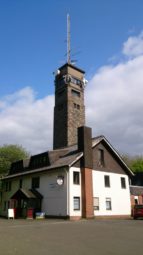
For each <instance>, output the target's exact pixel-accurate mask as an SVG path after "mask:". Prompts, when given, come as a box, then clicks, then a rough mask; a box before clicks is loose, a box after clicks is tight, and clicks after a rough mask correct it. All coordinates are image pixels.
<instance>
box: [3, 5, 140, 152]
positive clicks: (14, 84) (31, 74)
mask: <svg viewBox="0 0 143 255" xmlns="http://www.w3.org/2000/svg"><path fill="white" fill-rule="evenodd" d="M67 13H69V14H70V18H71V49H72V54H73V56H72V58H73V59H76V60H77V64H76V65H77V66H79V67H81V68H82V69H84V70H85V71H86V78H87V79H88V80H89V85H88V86H87V89H86V95H85V96H86V100H85V101H86V109H87V124H88V125H90V126H92V128H93V135H99V134H101V133H102V134H104V135H106V136H107V138H109V140H110V142H111V143H113V145H115V147H116V148H117V149H118V150H119V151H121V152H124V153H131V154H142V153H143V135H142V134H143V130H142V129H143V128H142V126H143V125H142V124H143V123H141V118H140V114H142V107H143V105H142V99H141V98H139V96H140V95H141V94H142V92H143V91H142V84H143V75H142V54H143V34H142V31H143V18H142V13H143V1H142V0H120V1H119V0H84V1H83V0H72V1H71V0H53V1H50V0H0V122H1V127H0V144H3V143H19V144H22V145H24V147H26V148H27V149H28V150H29V151H30V152H32V153H36V152H40V151H43V150H47V149H48V148H51V147H52V136H53V135H52V129H53V128H52V123H53V112H52V111H53V104H54V76H53V71H55V70H56V69H57V68H58V67H59V66H61V65H62V64H64V63H65V61H66V56H65V54H66V33H67V31H66V15H67ZM76 53H77V54H76ZM132 66H133V68H131V67H132ZM132 74H134V76H133V77H132ZM131 77H132V79H131ZM107 84H108V86H107ZM135 91H138V92H139V93H138V94H137V93H135ZM109 92H110V93H109ZM96 95H98V98H97V96H96ZM91 98H92V100H91ZM107 99H108V100H107ZM112 99H113V100H112ZM115 99H116V101H115V102H114V104H113V101H114V100H115ZM129 99H130V100H129ZM111 102H112V104H111ZM121 102H122V103H121ZM127 109H128V111H127ZM117 116H118V117H117ZM119 116H120V118H119ZM135 116H136V119H135ZM137 116H138V118H137ZM39 123H40V125H39ZM41 123H42V125H41ZM109 123H110V125H109ZM41 126H42V127H41ZM42 128H43V129H42ZM115 131H116V132H115ZM41 134H42V135H41ZM45 137H47V140H46V138H45Z"/></svg>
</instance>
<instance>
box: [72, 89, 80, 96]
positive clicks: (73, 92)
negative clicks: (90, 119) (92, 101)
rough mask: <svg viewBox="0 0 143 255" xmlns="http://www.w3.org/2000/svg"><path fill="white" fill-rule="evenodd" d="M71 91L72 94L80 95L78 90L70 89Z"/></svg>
mask: <svg viewBox="0 0 143 255" xmlns="http://www.w3.org/2000/svg"><path fill="white" fill-rule="evenodd" d="M71 92H72V95H73V96H76V97H80V92H79V91H77V90H74V89H72V91H71Z"/></svg>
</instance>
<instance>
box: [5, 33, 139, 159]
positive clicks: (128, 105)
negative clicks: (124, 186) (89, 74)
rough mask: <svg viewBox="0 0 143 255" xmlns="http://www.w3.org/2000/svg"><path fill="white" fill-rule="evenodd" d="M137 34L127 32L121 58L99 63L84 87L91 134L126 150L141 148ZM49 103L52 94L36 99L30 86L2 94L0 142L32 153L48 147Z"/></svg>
mask: <svg viewBox="0 0 143 255" xmlns="http://www.w3.org/2000/svg"><path fill="white" fill-rule="evenodd" d="M131 38H132V40H131ZM142 40H143V34H142V33H141V34H140V35H139V36H138V37H136V38H135V37H130V38H129V39H128V40H127V42H125V43H124V50H123V52H124V54H126V55H127V56H129V58H128V59H126V62H124V63H122V62H120V63H118V64H116V66H115V65H107V66H103V67H102V68H100V69H99V70H98V71H97V72H96V73H95V75H94V76H93V78H92V79H91V80H90V82H89V83H88V85H87V87H86V90H85V99H86V100H85V105H86V119H87V122H86V124H87V125H88V126H91V127H92V128H93V135H94V136H96V135H100V134H103V135H105V136H106V137H107V139H109V141H110V142H111V144H112V145H113V146H115V148H117V150H119V151H120V152H123V153H124V152H125V153H130V154H143V118H142V112H143V99H142V95H143V71H142V69H143V68H142V67H143V55H142V53H143V50H142V44H141V42H142ZM137 49H138V50H137ZM139 49H140V50H139ZM130 57H132V58H130ZM53 107H54V95H49V96H47V97H44V98H42V99H37V98H36V93H35V92H34V91H33V90H32V88H30V87H26V88H24V89H22V90H19V91H17V92H16V93H14V94H12V95H8V96H6V97H4V98H2V99H1V100H0V123H1V125H0V144H6V143H7V144H10V143H12V144H21V145H23V146H24V147H25V148H26V149H27V150H29V151H30V152H32V154H34V153H40V152H43V151H46V150H48V149H51V148H52V142H53Z"/></svg>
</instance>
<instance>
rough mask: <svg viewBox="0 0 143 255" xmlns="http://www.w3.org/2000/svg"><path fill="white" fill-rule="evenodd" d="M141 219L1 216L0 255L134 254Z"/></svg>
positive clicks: (142, 235) (140, 246)
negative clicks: (16, 218)
mask: <svg viewBox="0 0 143 255" xmlns="http://www.w3.org/2000/svg"><path fill="white" fill-rule="evenodd" d="M142 253H143V220H81V221H78V222H73V221H66V220H12V219H9V220H7V219H0V255H65V254H66V255H92V254H94V255H136V254H142Z"/></svg>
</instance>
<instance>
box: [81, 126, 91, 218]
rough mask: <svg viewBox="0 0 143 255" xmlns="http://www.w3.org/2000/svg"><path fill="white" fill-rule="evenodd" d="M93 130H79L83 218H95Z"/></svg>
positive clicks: (84, 128) (82, 128)
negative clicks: (81, 155) (81, 154)
mask: <svg viewBox="0 0 143 255" xmlns="http://www.w3.org/2000/svg"><path fill="white" fill-rule="evenodd" d="M91 133H92V132H91V128H89V127H85V126H83V127H79V128H78V150H79V151H80V152H83V157H82V160H81V194H82V217H83V218H88V219H89V218H93V217H94V211H93V183H92V169H93V156H92V135H91Z"/></svg>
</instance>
